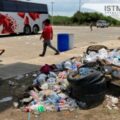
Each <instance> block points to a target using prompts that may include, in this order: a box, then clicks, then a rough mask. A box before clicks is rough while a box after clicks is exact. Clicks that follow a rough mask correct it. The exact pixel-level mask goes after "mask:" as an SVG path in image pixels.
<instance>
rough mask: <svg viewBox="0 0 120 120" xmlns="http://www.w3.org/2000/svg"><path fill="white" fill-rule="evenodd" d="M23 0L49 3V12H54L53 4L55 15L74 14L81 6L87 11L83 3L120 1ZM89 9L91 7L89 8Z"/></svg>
mask: <svg viewBox="0 0 120 120" xmlns="http://www.w3.org/2000/svg"><path fill="white" fill-rule="evenodd" d="M21 1H30V2H38V3H45V4H47V5H48V10H49V14H52V6H53V15H62V16H73V14H74V13H75V12H76V11H78V10H79V8H81V11H85V9H84V8H82V6H83V4H86V3H92V4H95V3H96V2H97V3H98V4H99V3H115V2H116V3H120V0H21ZM88 11H89V9H88Z"/></svg>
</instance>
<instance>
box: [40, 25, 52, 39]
mask: <svg viewBox="0 0 120 120" xmlns="http://www.w3.org/2000/svg"><path fill="white" fill-rule="evenodd" d="M42 37H43V39H44V40H52V38H53V29H52V26H51V25H45V27H44V29H43V32H42Z"/></svg>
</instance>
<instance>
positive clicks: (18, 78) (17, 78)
mask: <svg viewBox="0 0 120 120" xmlns="http://www.w3.org/2000/svg"><path fill="white" fill-rule="evenodd" d="M23 77H24V75H18V76H17V77H15V79H16V80H20V79H22V78H23Z"/></svg>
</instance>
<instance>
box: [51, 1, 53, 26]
mask: <svg viewBox="0 0 120 120" xmlns="http://www.w3.org/2000/svg"><path fill="white" fill-rule="evenodd" d="M53 4H54V2H53V1H52V2H51V5H52V19H51V23H52V25H53Z"/></svg>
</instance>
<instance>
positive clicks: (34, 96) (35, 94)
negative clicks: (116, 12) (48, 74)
mask: <svg viewBox="0 0 120 120" xmlns="http://www.w3.org/2000/svg"><path fill="white" fill-rule="evenodd" d="M30 95H31V96H32V98H33V99H34V100H35V101H36V102H39V97H38V94H37V93H36V92H34V91H33V90H31V91H30Z"/></svg>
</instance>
